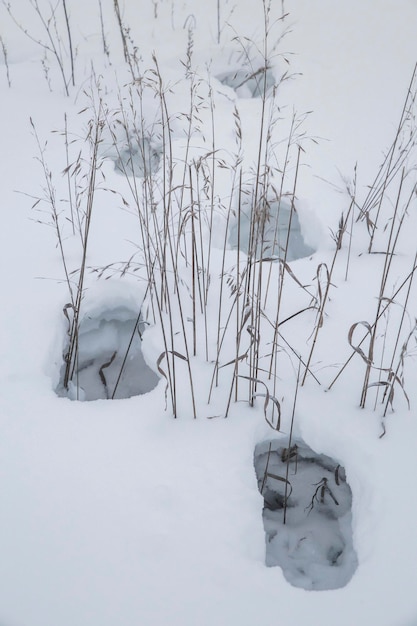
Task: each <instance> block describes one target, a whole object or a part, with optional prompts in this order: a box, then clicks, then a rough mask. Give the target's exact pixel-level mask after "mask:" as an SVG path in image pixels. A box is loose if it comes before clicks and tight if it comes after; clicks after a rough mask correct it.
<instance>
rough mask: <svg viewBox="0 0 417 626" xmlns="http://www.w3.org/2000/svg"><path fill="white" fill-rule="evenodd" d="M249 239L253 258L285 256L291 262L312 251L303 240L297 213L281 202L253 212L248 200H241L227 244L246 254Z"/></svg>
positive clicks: (268, 202) (265, 204)
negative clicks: (238, 212)
mask: <svg viewBox="0 0 417 626" xmlns="http://www.w3.org/2000/svg"><path fill="white" fill-rule="evenodd" d="M288 231H289V237H288ZM251 239H252V250H251V252H252V254H253V255H254V256H255V258H256V259H260V258H263V259H277V258H280V259H283V258H284V256H285V258H286V260H287V261H295V260H296V259H303V258H305V257H308V256H310V255H311V254H313V253H314V252H315V250H314V249H313V248H312V247H310V246H309V245H308V244H306V242H305V241H304V237H303V234H302V232H301V225H300V220H299V218H298V213H297V211H296V210H295V208H293V209H292V210H291V205H289V204H288V203H286V202H284V201H283V200H280V201H278V200H271V201H267V202H262V203H260V205H259V206H258V207H257V208H255V209H254V208H253V207H252V203H251V202H250V199H249V198H248V197H245V198H242V206H241V210H240V214H237V215H236V219H235V220H234V221H233V223H232V224H231V227H230V233H229V244H230V246H231V247H232V248H233V249H237V248H238V247H239V248H240V250H241V251H242V252H244V253H245V254H248V252H249V247H250V241H251ZM287 239H288V246H287ZM286 248H287V252H286V255H285V249H286Z"/></svg>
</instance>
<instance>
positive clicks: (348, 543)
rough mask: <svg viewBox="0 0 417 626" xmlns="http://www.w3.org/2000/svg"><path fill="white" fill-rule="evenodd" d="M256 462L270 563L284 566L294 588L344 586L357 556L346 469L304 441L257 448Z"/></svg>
mask: <svg viewBox="0 0 417 626" xmlns="http://www.w3.org/2000/svg"><path fill="white" fill-rule="evenodd" d="M254 464H255V471H256V476H257V480H258V487H259V491H260V492H261V494H262V495H263V497H264V508H263V523H264V529H265V540H266V558H265V562H266V565H267V566H269V567H273V566H276V565H279V566H280V567H281V568H282V570H283V573H284V576H285V578H286V579H287V580H288V582H290V583H291V584H292V585H294V586H295V587H302V588H303V589H312V590H324V589H339V588H340V587H344V586H345V585H346V584H347V583H348V582H349V580H350V579H351V578H352V576H353V574H354V572H355V570H356V568H357V557H356V553H355V550H354V548H353V543H352V527H351V519H352V516H351V508H352V491H351V489H350V487H349V485H348V483H347V482H346V474H345V471H344V469H343V467H341V466H340V465H339V464H338V463H337V461H335V460H334V459H332V458H330V457H328V456H326V455H324V454H316V453H315V452H313V450H311V448H309V447H308V446H307V445H306V444H305V443H304V442H303V441H301V440H295V441H294V442H293V443H292V445H291V447H290V448H288V446H287V443H284V442H283V440H272V441H269V442H268V441H267V442H262V443H260V444H258V445H257V446H256V448H255V454H254ZM284 520H285V523H284Z"/></svg>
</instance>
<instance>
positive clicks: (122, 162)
mask: <svg viewBox="0 0 417 626" xmlns="http://www.w3.org/2000/svg"><path fill="white" fill-rule="evenodd" d="M160 160H161V149H160V148H159V147H156V146H155V145H154V144H153V143H152V142H151V141H150V140H149V139H148V138H147V137H144V138H143V139H141V140H140V141H139V142H138V141H133V140H132V142H131V143H129V145H124V146H123V147H121V148H120V149H119V151H118V154H117V156H115V158H114V168H115V170H116V172H118V173H119V174H123V175H125V176H136V177H137V178H143V177H144V176H150V175H151V174H155V172H157V171H158V169H159V162H160Z"/></svg>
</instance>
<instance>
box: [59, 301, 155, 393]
mask: <svg viewBox="0 0 417 626" xmlns="http://www.w3.org/2000/svg"><path fill="white" fill-rule="evenodd" d="M144 329H145V325H144V323H143V321H141V319H140V317H138V313H137V311H135V310H134V309H133V308H132V309H131V308H130V307H128V306H126V304H122V305H120V306H117V305H114V306H112V307H109V308H105V307H104V306H103V305H101V306H100V307H99V308H98V309H97V308H96V309H95V310H94V312H91V313H86V314H85V315H84V316H83V317H82V319H81V321H80V323H79V330H78V351H77V355H76V358H75V359H74V363H75V365H74V367H73V370H74V371H73V372H72V373H71V374H70V380H69V383H68V386H67V388H65V387H64V381H65V371H66V365H65V364H64V365H63V366H62V368H61V377H60V383H59V385H58V388H57V394H58V395H59V396H64V397H68V398H70V399H71V400H99V399H111V398H114V399H119V398H130V397H131V396H137V395H141V394H144V393H147V392H148V391H151V390H152V389H154V388H155V387H156V385H157V384H158V381H159V377H158V376H157V375H156V374H155V372H154V371H153V370H152V369H151V368H150V367H149V366H148V365H147V364H146V362H145V359H144V357H143V354H142V333H143V331H144ZM65 353H68V346H67V347H66V350H65Z"/></svg>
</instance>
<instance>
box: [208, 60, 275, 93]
mask: <svg viewBox="0 0 417 626" xmlns="http://www.w3.org/2000/svg"><path fill="white" fill-rule="evenodd" d="M264 76H266V85H265V86H264ZM216 78H217V80H218V81H220V82H221V83H222V85H226V86H227V87H231V88H232V89H233V90H234V91H235V92H236V95H237V96H238V97H239V98H260V97H261V96H263V94H264V87H266V94H267V95H268V93H269V92H270V91H271V90H272V88H273V87H274V85H275V78H274V75H273V73H272V71H271V70H269V69H267V70H266V74H265V68H264V67H260V68H258V69H257V70H254V69H253V68H237V69H234V70H228V71H227V72H222V73H221V74H218V75H217V76H216Z"/></svg>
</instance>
